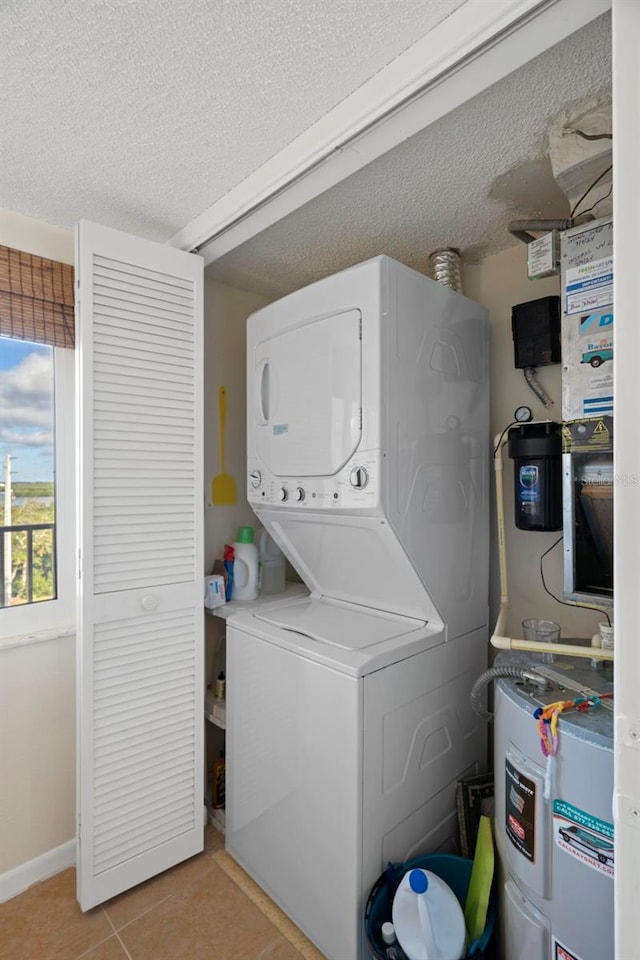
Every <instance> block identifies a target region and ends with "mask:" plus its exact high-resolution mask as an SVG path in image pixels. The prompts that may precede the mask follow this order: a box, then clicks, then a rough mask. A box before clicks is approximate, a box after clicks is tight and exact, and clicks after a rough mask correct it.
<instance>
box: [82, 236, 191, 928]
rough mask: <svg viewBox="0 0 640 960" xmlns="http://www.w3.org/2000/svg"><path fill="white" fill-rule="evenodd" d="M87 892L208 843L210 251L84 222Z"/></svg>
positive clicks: (133, 879) (124, 882) (85, 900)
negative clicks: (205, 493)
mask: <svg viewBox="0 0 640 960" xmlns="http://www.w3.org/2000/svg"><path fill="white" fill-rule="evenodd" d="M78 251H79V271H78V272H79V277H80V303H79V307H78V310H77V316H78V343H79V350H78V356H79V361H80V367H79V372H80V384H81V421H82V422H81V429H80V437H81V453H80V458H79V459H80V463H81V465H82V471H83V476H82V483H81V487H82V493H81V498H82V508H81V532H80V540H81V556H82V570H81V581H80V582H81V591H80V596H81V602H80V610H79V631H78V633H79V664H80V670H79V684H78V698H79V703H80V711H79V712H80V717H81V723H80V750H79V757H78V761H79V765H78V784H79V821H80V829H79V839H80V844H79V852H80V856H79V861H78V898H79V900H80V904H81V906H82V908H83V909H88V908H90V907H92V906H95V905H96V904H97V903H100V902H102V901H103V900H105V899H108V898H109V897H112V896H114V895H115V894H117V893H119V892H121V891H123V890H125V889H127V888H128V887H130V886H133V885H135V884H137V883H140V882H141V881H142V880H145V879H147V878H148V877H150V876H153V875H154V874H155V873H158V872H159V871H161V870H164V869H166V868H167V867H169V866H172V865H173V864H175V863H177V862H179V861H180V860H183V859H185V858H186V857H189V856H192V855H193V854H194V853H196V852H198V850H201V849H202V845H203V832H202V784H203V702H202V700H203V650H202V644H203V636H202V633H203V622H202V621H203V616H202V613H203V610H202V578H203V568H202V524H203V518H202V508H201V505H202V489H203V482H202V437H203V424H202V371H201V357H202V291H203V284H202V261H201V260H200V258H197V257H193V256H190V255H188V254H185V253H183V252H181V251H177V250H172V249H170V248H167V247H164V246H160V245H158V244H152V243H148V242H146V241H141V240H137V239H136V238H131V237H127V236H126V235H124V234H120V233H117V232H115V231H112V230H107V229H105V228H101V227H97V226H96V225H93V224H82V225H81V227H80V231H79V240H78Z"/></svg>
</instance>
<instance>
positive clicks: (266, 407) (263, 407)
mask: <svg viewBox="0 0 640 960" xmlns="http://www.w3.org/2000/svg"><path fill="white" fill-rule="evenodd" d="M270 371H271V364H270V363H269V359H268V357H267V358H266V359H264V360H261V361H260V363H259V365H258V370H257V377H256V379H257V387H258V389H257V390H256V401H257V402H256V406H257V414H258V422H259V423H261V424H263V425H264V424H266V423H268V422H269V416H270V386H271V373H270Z"/></svg>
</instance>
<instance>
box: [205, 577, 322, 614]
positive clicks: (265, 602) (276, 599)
mask: <svg viewBox="0 0 640 960" xmlns="http://www.w3.org/2000/svg"><path fill="white" fill-rule="evenodd" d="M307 596H309V591H308V589H307V588H306V586H305V585H304V583H288V584H287V585H286V587H285V590H284V593H270V594H268V596H266V597H258V598H257V599H256V600H231V601H230V602H229V603H223V604H222V606H221V607H214V609H213V610H209V608H208V607H205V611H206V613H208V614H209V615H210V616H212V617H220V618H221V619H223V620H226V619H227V618H228V617H231V616H233V614H234V613H237V612H238V611H239V610H260V609H262V608H263V607H267V606H270V605H271V604H272V603H280V601H281V600H294V599H295V598H296V597H307Z"/></svg>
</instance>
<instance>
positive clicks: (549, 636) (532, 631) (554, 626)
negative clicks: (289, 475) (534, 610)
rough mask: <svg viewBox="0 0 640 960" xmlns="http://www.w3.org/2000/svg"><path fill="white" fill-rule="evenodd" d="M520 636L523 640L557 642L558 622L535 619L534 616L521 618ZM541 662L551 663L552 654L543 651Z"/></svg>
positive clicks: (558, 637) (558, 633)
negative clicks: (527, 618)
mask: <svg viewBox="0 0 640 960" xmlns="http://www.w3.org/2000/svg"><path fill="white" fill-rule="evenodd" d="M522 636H523V639H524V640H537V641H541V642H542V643H557V642H558V640H559V639H560V624H559V623H556V622H555V620H536V619H535V618H531V619H529V620H523V621H522ZM542 662H543V663H553V654H552V653H550V652H547V651H545V652H544V653H543V654H542Z"/></svg>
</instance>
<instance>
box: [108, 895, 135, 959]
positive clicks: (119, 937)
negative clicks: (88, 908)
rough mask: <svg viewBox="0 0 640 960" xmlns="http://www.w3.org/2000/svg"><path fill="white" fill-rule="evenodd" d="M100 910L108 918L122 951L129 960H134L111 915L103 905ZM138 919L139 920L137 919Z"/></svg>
mask: <svg viewBox="0 0 640 960" xmlns="http://www.w3.org/2000/svg"><path fill="white" fill-rule="evenodd" d="M100 909H101V910H102V912H103V913H104V915H105V917H106V918H107V923H108V924H109V926H110V927H111V929H112V930H113V932H114V934H115V938H116V940H117V941H118V943H119V944H120V946H121V947H122V949H123V950H124V952H125V954H126V956H127V960H133V958H132V956H131V954H130V953H129V951H128V950H127V948H126V946H125V945H124V943H123V941H122V938H121V936H120V934H119V933H118V931H117V930H116V925H115V923H114V922H113V920H112V919H111V917H110V916H109V914H108V913H107V911H106V910H105V908H104V905H103V904H100ZM136 919H137V918H136Z"/></svg>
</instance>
